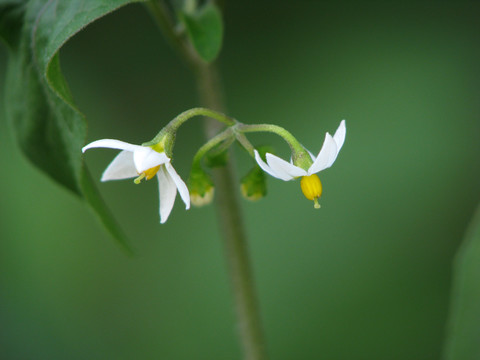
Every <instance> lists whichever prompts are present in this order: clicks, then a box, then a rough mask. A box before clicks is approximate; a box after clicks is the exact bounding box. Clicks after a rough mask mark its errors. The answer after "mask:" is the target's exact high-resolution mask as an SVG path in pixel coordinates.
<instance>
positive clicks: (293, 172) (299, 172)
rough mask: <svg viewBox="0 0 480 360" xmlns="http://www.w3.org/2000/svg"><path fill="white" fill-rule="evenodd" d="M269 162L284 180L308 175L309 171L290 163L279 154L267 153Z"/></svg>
mask: <svg viewBox="0 0 480 360" xmlns="http://www.w3.org/2000/svg"><path fill="white" fill-rule="evenodd" d="M266 157H267V163H268V165H269V166H270V167H271V168H272V170H273V171H275V173H277V175H279V176H280V175H281V176H282V177H280V178H281V179H282V180H285V181H288V180H292V179H294V178H296V177H299V176H304V175H307V172H306V171H305V170H303V169H302V168H300V167H298V166H295V165H293V164H290V163H289V162H288V161H285V160H283V159H281V158H279V157H278V156H275V155H272V154H270V153H267V154H266Z"/></svg>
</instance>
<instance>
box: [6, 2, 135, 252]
mask: <svg viewBox="0 0 480 360" xmlns="http://www.w3.org/2000/svg"><path fill="white" fill-rule="evenodd" d="M138 1H139V0H137V1H134V0H75V1H64V0H50V1H46V0H31V1H28V2H27V1H19V0H17V1H15V0H1V1H0V38H2V39H3V41H4V42H5V43H6V44H7V46H8V47H9V50H10V52H9V62H8V68H7V79H6V89H5V109H6V114H7V118H8V119H9V121H10V122H11V123H12V127H13V129H14V133H15V135H16V137H17V141H18V144H19V146H20V148H21V149H22V151H23V152H24V154H25V155H26V156H27V158H28V159H29V160H30V161H31V162H32V163H33V164H34V165H36V166H37V167H39V168H40V169H41V170H42V171H43V172H45V173H46V174H47V175H48V176H50V177H51V178H52V179H53V180H55V181H56V182H57V183H59V184H60V185H62V186H64V187H65V188H67V189H69V190H70V191H72V192H73V193H74V194H76V195H78V196H80V197H82V198H83V199H85V201H86V202H87V203H88V204H89V205H90V206H91V208H92V209H93V210H94V212H95V213H96V214H97V215H98V216H99V218H100V220H101V221H102V223H103V224H104V225H105V226H106V228H107V229H108V230H109V231H110V233H111V235H112V236H113V237H114V238H115V239H116V240H117V241H118V242H119V244H120V245H121V246H122V247H123V248H124V249H126V250H128V251H129V252H130V249H129V247H128V245H127V241H126V237H125V235H124V233H123V232H122V231H121V229H120V228H119V226H118V224H117V223H116V222H115V220H114V219H113V217H112V215H111V213H110V212H109V210H108V209H107V207H106V206H105V204H104V202H103V200H102V199H101V197H100V195H99V193H98V191H97V190H96V188H95V185H94V183H93V181H92V179H91V177H90V176H89V174H88V171H87V169H86V167H85V165H84V163H83V158H82V152H81V148H82V146H83V145H84V144H85V140H86V121H85V117H84V116H83V114H82V113H81V112H80V111H79V110H78V109H77V108H76V107H75V104H74V101H73V97H72V95H71V93H70V90H69V88H68V85H67V83H66V81H65V78H64V77H63V75H62V72H61V69H60V58H59V49H60V48H61V47H62V45H63V44H65V42H66V41H68V39H70V38H71V37H72V36H73V35H75V34H76V33H77V32H78V31H80V30H81V29H82V28H84V27H85V26H87V25H88V24H90V23H91V22H93V21H95V20H96V19H98V18H100V17H101V16H104V15H106V14H108V13H110V12H112V11H114V10H116V9H118V8H119V7H121V6H123V5H126V4H129V3H133V2H138Z"/></svg>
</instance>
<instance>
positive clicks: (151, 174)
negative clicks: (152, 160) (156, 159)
mask: <svg viewBox="0 0 480 360" xmlns="http://www.w3.org/2000/svg"><path fill="white" fill-rule="evenodd" d="M158 170H160V165H157V166H155V167H153V168H150V169H148V170H145V171H144V172H143V173H144V174H145V177H146V178H147V180H150V179H151V178H153V177H154V176H155V175H156V174H157V171H158Z"/></svg>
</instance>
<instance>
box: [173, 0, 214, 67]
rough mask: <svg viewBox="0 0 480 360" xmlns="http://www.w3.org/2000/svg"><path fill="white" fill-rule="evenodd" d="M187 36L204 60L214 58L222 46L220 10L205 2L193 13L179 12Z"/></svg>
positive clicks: (209, 60)
mask: <svg viewBox="0 0 480 360" xmlns="http://www.w3.org/2000/svg"><path fill="white" fill-rule="evenodd" d="M180 20H181V21H182V22H183V24H184V25H185V28H186V30H187V34H188V37H189V39H190V41H191V43H192V45H193V47H194V48H195V50H196V51H197V53H198V55H200V57H201V58H202V59H203V60H205V61H206V62H211V61H213V60H215V58H216V57H217V56H218V53H219V52H220V49H221V47H222V39H223V24H222V15H221V13H220V10H218V8H217V7H216V6H215V4H214V3H212V2H210V3H207V4H206V5H205V6H203V7H202V8H200V9H199V10H197V11H195V12H194V13H192V14H190V13H185V12H181V13H180Z"/></svg>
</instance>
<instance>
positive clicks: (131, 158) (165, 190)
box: [82, 139, 190, 224]
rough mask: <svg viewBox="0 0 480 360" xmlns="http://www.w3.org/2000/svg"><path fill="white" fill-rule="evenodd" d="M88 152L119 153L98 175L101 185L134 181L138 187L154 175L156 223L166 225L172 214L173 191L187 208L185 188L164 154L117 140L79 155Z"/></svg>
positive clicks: (103, 142) (96, 144)
mask: <svg viewBox="0 0 480 360" xmlns="http://www.w3.org/2000/svg"><path fill="white" fill-rule="evenodd" d="M91 148H110V149H118V150H122V151H121V152H120V154H118V155H117V156H116V157H115V158H114V159H113V161H112V162H111V163H110V165H108V167H107V168H106V169H105V171H104V172H103V175H102V179H101V180H102V181H109V180H120V179H128V178H134V177H136V179H135V183H136V184H138V183H140V181H141V180H142V179H143V178H145V179H146V180H150V179H152V178H153V177H154V176H155V175H157V179H158V190H159V193H160V222H161V223H162V224H163V223H164V222H165V221H167V219H168V216H169V215H170V212H171V211H172V208H173V204H174V202H175V197H176V196H177V189H178V191H179V192H180V196H181V198H182V200H183V202H184V203H185V205H186V209H187V210H188V209H189V208H190V195H189V193H188V188H187V186H186V185H185V183H184V182H183V180H182V179H181V178H180V176H179V175H178V174H177V172H176V171H175V169H174V168H173V166H172V164H171V163H170V158H169V157H168V156H167V155H166V154H165V153H164V152H157V151H155V150H153V149H152V148H151V147H149V146H140V145H133V144H129V143H126V142H124V141H120V140H113V139H102V140H97V141H94V142H92V143H90V144H88V145H86V146H85V147H84V148H83V149H82V152H85V151H86V150H88V149H91Z"/></svg>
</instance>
